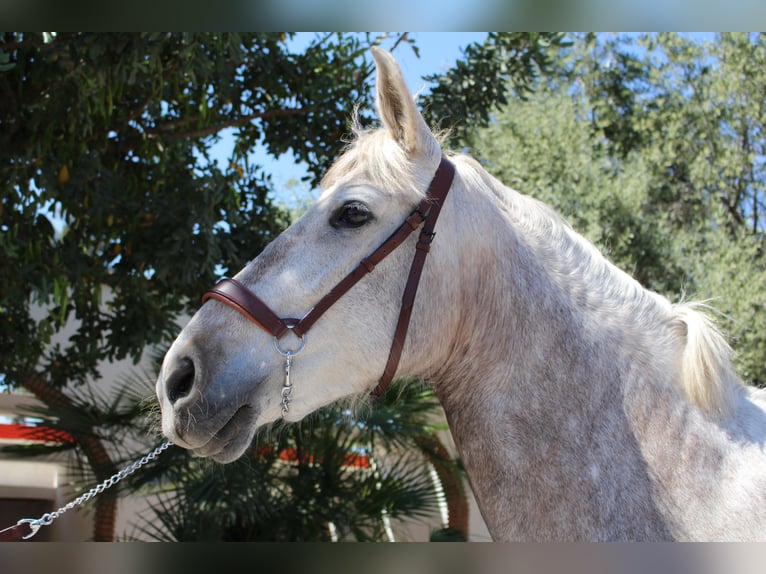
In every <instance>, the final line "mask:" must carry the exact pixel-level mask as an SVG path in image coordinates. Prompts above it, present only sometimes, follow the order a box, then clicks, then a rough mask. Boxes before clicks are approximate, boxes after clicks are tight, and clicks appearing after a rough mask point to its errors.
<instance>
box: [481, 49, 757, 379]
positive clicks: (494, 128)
mask: <svg viewBox="0 0 766 574" xmlns="http://www.w3.org/2000/svg"><path fill="white" fill-rule="evenodd" d="M763 58H764V44H763V38H762V37H761V36H758V35H748V34H722V35H718V36H716V37H715V39H713V40H707V39H699V38H688V37H685V36H682V35H678V34H658V35H647V36H612V35H598V36H596V35H580V36H577V37H576V38H575V42H574V44H573V46H572V47H571V49H570V50H568V51H567V52H566V53H562V55H561V57H560V58H559V59H558V60H557V62H556V63H555V67H556V68H557V70H556V72H555V73H553V74H551V75H550V76H548V77H546V78H544V79H542V80H541V81H540V82H539V83H538V85H537V91H536V93H535V94H534V96H531V97H530V98H529V101H528V102H526V103H522V102H519V103H516V104H514V105H513V106H509V107H508V108H506V110H505V111H504V112H502V113H500V114H497V116H496V121H495V122H494V123H493V124H492V125H491V126H489V127H488V128H486V129H484V130H479V131H478V133H477V134H476V135H475V136H474V137H475V141H476V143H477V145H476V148H475V151H476V153H477V154H478V155H479V156H481V157H482V158H484V161H485V162H487V163H488V164H489V167H490V169H491V171H493V172H494V173H496V174H497V175H499V176H500V178H501V179H503V180H504V181H505V182H506V183H509V184H511V185H514V186H515V187H517V188H518V189H520V191H524V192H527V193H531V194H532V195H536V196H538V197H540V198H541V199H543V200H545V201H547V202H548V203H551V204H552V205H553V206H554V207H556V208H557V209H558V210H559V211H560V212H561V213H562V214H564V216H565V217H566V218H567V219H569V220H570V221H571V222H572V224H573V226H574V227H575V228H576V229H578V230H580V231H581V232H583V233H584V234H585V235H586V236H588V237H589V238H590V239H591V240H592V241H594V242H595V243H596V244H598V245H599V246H600V247H601V248H602V249H603V250H604V251H605V252H606V253H607V254H608V256H609V257H610V258H612V259H613V260H614V261H615V262H616V263H617V264H618V265H619V266H621V267H622V268H624V269H626V270H627V271H629V272H631V273H633V275H634V276H636V278H638V279H639V280H640V281H641V282H642V283H643V284H644V285H646V286H647V287H649V288H652V289H654V290H656V291H659V292H661V293H664V294H665V295H667V296H668V297H670V298H671V299H679V298H685V297H694V298H700V299H704V300H711V301H712V303H713V304H714V305H715V306H716V307H718V308H720V309H721V311H722V312H723V314H724V316H725V317H727V319H726V324H725V326H726V329H727V331H728V332H729V334H730V337H731V338H732V339H733V340H734V342H735V343H736V347H737V348H738V349H739V351H738V353H737V355H736V359H737V365H738V368H739V371H740V373H741V374H742V375H743V377H745V378H746V380H748V381H750V382H753V383H756V384H764V383H766V369H765V368H764V364H766V361H764V349H766V338H764V335H763V334H764V333H766V313H764V308H763V300H764V294H765V293H766V260H764V257H763V247H764V227H763V225H764V220H763V206H764V191H765V189H766V173H765V172H764V169H763V168H764V157H766V154H764V145H766V138H764V134H763V126H764V123H766V116H764V100H763V95H762V94H763V89H764V87H766V86H764V81H766V73H764V69H766V68H764V67H763V66H760V65H759V64H758V63H759V62H761V61H762V59H763Z"/></svg>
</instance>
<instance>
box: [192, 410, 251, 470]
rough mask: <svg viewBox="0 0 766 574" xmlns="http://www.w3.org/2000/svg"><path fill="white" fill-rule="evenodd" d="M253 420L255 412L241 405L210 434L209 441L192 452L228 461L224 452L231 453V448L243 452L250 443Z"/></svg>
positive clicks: (196, 454) (193, 448) (194, 448)
mask: <svg viewBox="0 0 766 574" xmlns="http://www.w3.org/2000/svg"><path fill="white" fill-rule="evenodd" d="M255 418H256V413H255V410H254V409H253V408H252V407H251V406H250V405H247V404H245V405H241V406H240V407H239V408H238V409H237V410H236V411H235V412H234V414H233V415H232V416H231V417H230V418H229V420H228V421H226V423H225V424H224V425H223V426H221V427H220V428H219V429H218V430H217V431H215V432H213V433H211V437H210V440H208V441H207V442H206V443H204V444H203V445H201V446H197V447H191V450H192V452H193V453H194V455H195V456H200V457H207V458H213V459H214V460H217V457H221V458H225V459H226V460H227V461H228V460H229V456H226V455H224V453H225V452H226V451H231V450H232V447H234V448H235V449H236V450H239V449H241V450H242V451H244V449H245V448H246V447H247V445H248V444H249V443H250V440H251V438H252V434H253V432H254V429H253V426H254V425H253V423H254V421H255ZM245 442H246V444H244V446H243V444H242V443H245Z"/></svg>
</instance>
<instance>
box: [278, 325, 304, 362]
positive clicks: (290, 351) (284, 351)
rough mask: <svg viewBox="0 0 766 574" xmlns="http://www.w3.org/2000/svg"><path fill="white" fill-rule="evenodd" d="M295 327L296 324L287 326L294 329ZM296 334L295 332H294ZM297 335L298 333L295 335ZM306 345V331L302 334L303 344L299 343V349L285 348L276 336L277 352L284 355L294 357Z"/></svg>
mask: <svg viewBox="0 0 766 574" xmlns="http://www.w3.org/2000/svg"><path fill="white" fill-rule="evenodd" d="M293 327H295V325H288V326H287V328H288V329H289V330H290V331H292V330H293ZM293 334H294V335H295V333H293ZM295 336H296V337H297V335H295ZM305 346H306V334H305V333H304V334H303V335H301V344H300V345H298V348H297V349H283V348H282V346H281V345H280V344H279V339H278V338H277V337H274V348H275V349H276V350H277V353H279V354H280V355H282V356H283V357H294V356H295V355H297V354H298V353H300V352H301V351H302V350H303V347H305Z"/></svg>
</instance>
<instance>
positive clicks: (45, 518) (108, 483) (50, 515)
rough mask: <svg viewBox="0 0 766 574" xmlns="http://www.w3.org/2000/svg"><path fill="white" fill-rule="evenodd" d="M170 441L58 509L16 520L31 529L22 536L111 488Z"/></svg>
mask: <svg viewBox="0 0 766 574" xmlns="http://www.w3.org/2000/svg"><path fill="white" fill-rule="evenodd" d="M172 444H173V443H172V442H170V441H165V442H163V443H162V444H161V445H160V446H158V447H157V448H155V449H154V450H153V451H152V452H150V453H149V454H146V455H144V456H142V457H141V458H140V459H138V460H136V461H134V462H132V463H131V464H129V465H128V466H126V467H125V468H123V469H122V470H121V471H119V472H117V473H115V474H113V475H112V476H110V477H109V478H107V479H106V480H105V481H104V482H102V483H101V484H98V485H97V486H94V487H93V488H91V489H90V490H89V491H88V492H86V493H85V494H83V495H81V496H78V497H77V498H75V499H74V500H73V501H71V502H69V503H68V504H66V505H64V506H62V507H61V508H59V509H58V510H56V511H54V512H46V513H45V514H43V515H42V516H41V517H40V518H36V519H35V518H22V519H21V520H19V521H18V522H17V524H23V523H28V524H29V527H30V528H31V529H32V532H31V534H29V535H27V536H25V537H24V538H25V539H27V538H32V537H33V536H34V535H35V534H37V531H38V530H39V529H40V527H41V526H50V525H51V524H53V521H54V520H56V519H57V518H58V517H59V516H61V515H62V514H64V513H65V512H66V511H68V510H72V509H73V508H75V507H77V506H80V505H81V504H84V503H86V502H88V501H89V500H90V499H91V498H93V497H94V496H96V495H98V494H101V493H102V492H104V491H105V490H106V489H107V488H111V487H112V486H114V485H115V484H117V483H118V482H120V481H121V480H123V479H124V478H126V477H127V476H129V475H131V474H133V473H134V472H136V471H137V470H138V469H139V468H141V467H142V466H144V465H145V464H148V463H149V462H151V461H153V460H154V459H155V458H157V457H158V456H159V455H160V453H162V452H163V451H164V450H166V449H167V448H168V447H170V446H172Z"/></svg>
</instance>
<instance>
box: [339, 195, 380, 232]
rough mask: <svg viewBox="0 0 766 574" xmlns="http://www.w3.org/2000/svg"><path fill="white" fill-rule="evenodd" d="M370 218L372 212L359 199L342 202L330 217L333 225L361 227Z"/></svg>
mask: <svg viewBox="0 0 766 574" xmlns="http://www.w3.org/2000/svg"><path fill="white" fill-rule="evenodd" d="M371 219H372V213H370V210H369V209H368V208H367V206H366V205H365V204H363V203H361V202H359V201H349V202H348V203H346V204H344V205H343V206H342V207H341V208H340V209H339V210H338V211H337V212H336V213H335V214H334V215H333V217H332V219H331V221H330V225H332V226H333V227H346V228H355V227H361V226H362V225H364V224H365V223H367V222H368V221H370V220H371Z"/></svg>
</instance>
